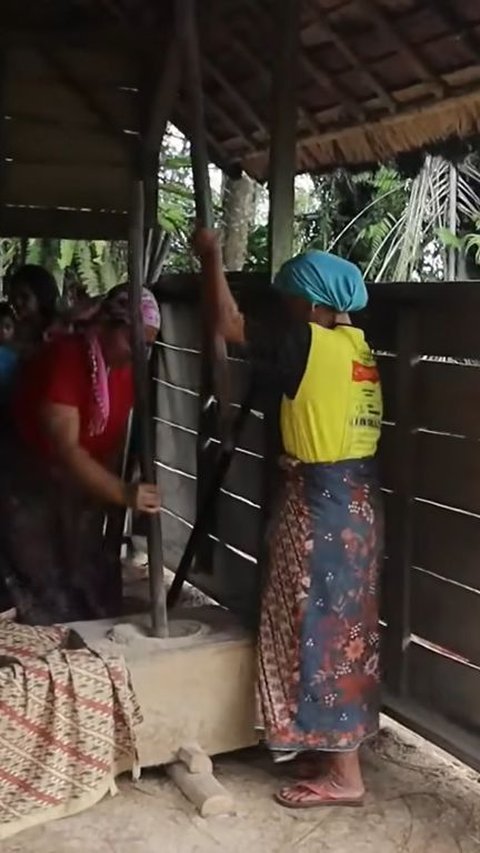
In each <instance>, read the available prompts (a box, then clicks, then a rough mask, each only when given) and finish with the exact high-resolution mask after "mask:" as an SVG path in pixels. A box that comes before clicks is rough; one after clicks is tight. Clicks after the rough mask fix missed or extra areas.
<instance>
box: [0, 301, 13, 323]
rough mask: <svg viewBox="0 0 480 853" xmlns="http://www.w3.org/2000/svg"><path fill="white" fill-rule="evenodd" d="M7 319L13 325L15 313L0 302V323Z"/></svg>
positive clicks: (6, 304)
mask: <svg viewBox="0 0 480 853" xmlns="http://www.w3.org/2000/svg"><path fill="white" fill-rule="evenodd" d="M7 317H9V318H10V319H11V320H12V321H13V322H14V323H15V321H16V317H15V311H14V310H13V308H12V306H11V305H10V304H9V303H8V302H0V321H1V320H5V319H6V318H7Z"/></svg>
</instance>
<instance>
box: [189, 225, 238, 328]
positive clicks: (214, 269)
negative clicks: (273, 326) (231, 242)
mask: <svg viewBox="0 0 480 853" xmlns="http://www.w3.org/2000/svg"><path fill="white" fill-rule="evenodd" d="M192 245H193V248H194V251H195V252H196V254H197V255H198V257H199V258H200V263H201V267H202V278H203V286H204V289H205V296H206V302H207V310H208V312H209V320H210V322H211V324H212V326H213V331H214V332H215V333H217V334H218V335H220V336H221V337H222V338H224V339H225V340H226V341H228V343H232V344H233V343H234V344H243V343H245V319H244V316H243V314H242V313H241V311H240V310H239V308H238V305H237V303H236V302H235V299H234V298H233V296H232V293H231V292H230V288H229V286H228V283H227V279H226V277H225V273H224V270H223V260H222V250H221V247H220V244H219V242H218V238H217V235H216V233H215V231H212V230H210V229H208V228H197V230H196V231H195V234H194V235H193V240H192Z"/></svg>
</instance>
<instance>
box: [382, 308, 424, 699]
mask: <svg viewBox="0 0 480 853" xmlns="http://www.w3.org/2000/svg"><path fill="white" fill-rule="evenodd" d="M397 341H398V344H397V359H396V374H395V424H396V426H395V439H394V442H395V443H394V460H395V461H394V465H395V469H394V494H393V495H392V496H391V499H390V500H391V505H392V523H391V536H390V553H389V559H388V565H387V575H386V582H385V604H386V612H385V618H386V621H387V631H386V636H385V641H384V665H385V668H386V682H387V686H388V689H389V690H390V691H391V692H392V693H394V694H395V695H401V694H405V692H406V689H407V652H408V647H409V644H410V587H411V574H412V552H413V518H412V509H413V501H414V497H415V495H414V473H415V434H416V423H415V400H414V392H415V388H414V380H415V365H416V363H417V361H418V311H416V310H415V306H413V305H402V306H401V308H400V313H399V319H398V326H397Z"/></svg>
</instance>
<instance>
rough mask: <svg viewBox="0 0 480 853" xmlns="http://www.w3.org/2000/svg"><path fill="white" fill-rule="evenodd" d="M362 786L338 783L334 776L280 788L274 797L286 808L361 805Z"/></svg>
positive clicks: (362, 798) (363, 792) (363, 791)
mask: <svg viewBox="0 0 480 853" xmlns="http://www.w3.org/2000/svg"><path fill="white" fill-rule="evenodd" d="M364 796H365V790H364V788H363V786H359V787H357V786H346V785H343V784H339V783H338V781H337V780H336V779H335V777H334V776H327V777H325V778H324V779H317V780H316V781H314V782H313V781H312V782H307V781H305V782H300V783H299V784H298V785H294V786H293V787H291V788H282V790H281V791H280V792H279V793H278V794H277V795H276V797H275V799H276V800H277V802H278V803H280V805H282V806H285V807H286V808H288V809H311V808H319V807H322V806H323V807H325V806H351V807H353V806H363V803H364Z"/></svg>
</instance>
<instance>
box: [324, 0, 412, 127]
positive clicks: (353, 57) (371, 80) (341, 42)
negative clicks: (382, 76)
mask: <svg viewBox="0 0 480 853" xmlns="http://www.w3.org/2000/svg"><path fill="white" fill-rule="evenodd" d="M310 7H311V9H312V11H314V12H315V14H316V16H317V18H318V17H319V15H320V14H321V15H322V19H321V24H320V26H321V28H322V30H323V32H324V33H325V35H326V37H327V38H328V39H329V40H330V41H331V42H332V43H333V44H334V45H335V47H336V48H337V50H338V51H339V52H340V53H341V54H342V56H343V57H344V58H345V59H346V60H347V62H349V63H350V65H351V66H352V68H355V69H356V70H357V71H358V72H359V73H360V74H361V75H362V77H364V78H365V80H366V81H367V83H368V84H369V86H370V88H371V89H372V91H373V92H375V93H376V94H377V95H378V97H379V98H380V99H381V101H382V103H383V104H384V105H385V107H386V108H387V109H388V110H389V112H391V113H394V112H396V109H397V104H396V102H395V101H394V99H393V98H392V96H391V95H390V94H389V92H387V90H386V89H385V88H384V86H382V84H381V83H380V81H379V80H377V78H376V76H375V74H374V73H373V72H372V71H370V69H369V67H368V65H367V64H366V63H365V62H363V61H362V60H361V59H360V58H359V57H358V56H357V54H356V53H355V51H354V50H353V49H352V48H351V47H350V45H349V44H348V43H347V42H346V41H345V39H344V38H343V36H341V35H340V33H338V32H336V30H334V28H333V27H332V25H331V24H330V23H329V21H328V18H327V14H326V13H325V12H322V10H320V9H319V6H318V0H311V2H310Z"/></svg>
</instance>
